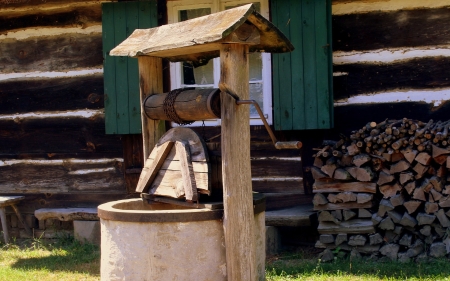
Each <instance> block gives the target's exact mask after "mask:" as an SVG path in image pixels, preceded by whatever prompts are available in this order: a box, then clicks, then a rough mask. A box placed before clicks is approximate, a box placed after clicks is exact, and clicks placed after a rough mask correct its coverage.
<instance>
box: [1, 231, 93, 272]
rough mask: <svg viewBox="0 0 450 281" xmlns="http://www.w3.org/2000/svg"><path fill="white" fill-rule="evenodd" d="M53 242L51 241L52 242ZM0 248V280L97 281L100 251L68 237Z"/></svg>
mask: <svg viewBox="0 0 450 281" xmlns="http://www.w3.org/2000/svg"><path fill="white" fill-rule="evenodd" d="M52 240H53V241H52ZM52 240H44V239H42V240H41V239H33V240H31V239H27V240H21V241H14V242H13V243H10V244H8V245H5V244H1V245H0V281H3V280H5V281H6V280H8V281H15V280H20V281H22V280H27V281H32V280H45V281H56V280H58V281H69V280H77V281H78V280H89V281H91V280H100V250H99V248H98V247H97V246H95V245H90V244H84V245H82V244H80V243H79V242H78V241H76V240H74V239H73V238H72V237H61V238H59V239H52Z"/></svg>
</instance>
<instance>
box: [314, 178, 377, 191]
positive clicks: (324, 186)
mask: <svg viewBox="0 0 450 281" xmlns="http://www.w3.org/2000/svg"><path fill="white" fill-rule="evenodd" d="M376 187H377V185H376V184H375V183H366V182H364V183H362V182H339V181H332V180H316V181H315V182H314V185H313V192H314V193H328V192H345V191H352V192H366V193H376Z"/></svg>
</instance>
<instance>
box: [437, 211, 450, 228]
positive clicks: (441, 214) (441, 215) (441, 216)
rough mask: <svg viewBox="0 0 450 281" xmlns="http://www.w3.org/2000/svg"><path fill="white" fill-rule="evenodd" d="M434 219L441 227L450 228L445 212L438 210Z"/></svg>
mask: <svg viewBox="0 0 450 281" xmlns="http://www.w3.org/2000/svg"><path fill="white" fill-rule="evenodd" d="M436 217H437V219H438V220H439V222H440V223H441V225H442V227H450V220H449V219H448V218H447V216H446V215H445V212H444V210H443V209H440V210H439V211H437V212H436Z"/></svg>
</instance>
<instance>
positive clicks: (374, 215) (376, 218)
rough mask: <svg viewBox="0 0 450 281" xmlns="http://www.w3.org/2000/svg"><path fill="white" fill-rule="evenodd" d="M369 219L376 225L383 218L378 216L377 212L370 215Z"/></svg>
mask: <svg viewBox="0 0 450 281" xmlns="http://www.w3.org/2000/svg"><path fill="white" fill-rule="evenodd" d="M371 220H372V222H373V225H378V224H379V223H380V222H381V221H382V220H383V218H382V217H380V216H379V215H378V214H377V213H375V214H373V215H372V218H371Z"/></svg>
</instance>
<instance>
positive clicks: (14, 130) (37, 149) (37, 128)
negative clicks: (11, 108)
mask: <svg viewBox="0 0 450 281" xmlns="http://www.w3.org/2000/svg"><path fill="white" fill-rule="evenodd" d="M104 122H105V121H104V119H103V118H102V117H97V118H94V119H88V118H76V117H65V116H62V117H60V118H44V119H25V120H21V121H18V122H15V121H13V120H0V158H5V157H6V158H11V157H12V156H14V155H21V156H22V157H27V156H26V155H33V154H36V155H42V154H44V155H46V158H51V157H53V156H54V155H55V154H66V153H67V154H73V153H77V154H78V156H77V157H83V158H85V157H84V156H83V155H91V156H89V157H86V158H92V155H97V157H98V158H99V157H104V156H105V155H115V156H116V157H121V156H122V141H121V140H120V137H119V136H114V135H105V123H104ZM27 158H29V157H27Z"/></svg>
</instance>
